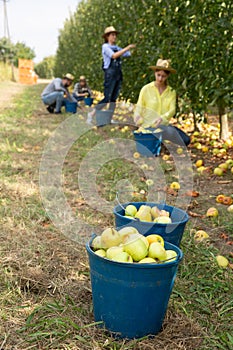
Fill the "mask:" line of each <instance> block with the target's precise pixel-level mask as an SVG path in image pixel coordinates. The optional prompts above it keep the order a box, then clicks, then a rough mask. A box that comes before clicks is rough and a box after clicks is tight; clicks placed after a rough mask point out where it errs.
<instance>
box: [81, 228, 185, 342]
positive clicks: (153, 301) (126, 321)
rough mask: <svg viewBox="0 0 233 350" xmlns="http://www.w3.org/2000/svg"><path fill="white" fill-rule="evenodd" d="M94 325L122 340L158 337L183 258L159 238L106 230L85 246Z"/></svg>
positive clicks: (133, 232) (127, 230)
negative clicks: (149, 336)
mask: <svg viewBox="0 0 233 350" xmlns="http://www.w3.org/2000/svg"><path fill="white" fill-rule="evenodd" d="M86 249H87V253H88V258H89V264H90V273H91V285H92V299H93V310H94V317H95V321H96V322H102V326H103V327H105V328H106V329H108V330H109V331H111V332H113V333H114V334H115V335H116V336H119V337H121V338H131V339H132V338H139V337H143V336H146V335H149V334H151V335H155V334H157V333H158V332H159V331H160V330H161V327H162V324H163V320H164V316H165V313H166V310H167V305H168V301H169V298H170V295H171V292H172V288H173V285H174V281H175V276H176V273H177V268H178V265H179V263H180V261H181V260H182V257H183V254H182V251H181V250H180V248H179V247H177V246H175V245H173V244H171V243H169V242H165V241H164V239H163V237H161V236H160V235H156V234H152V235H148V236H147V237H145V236H144V235H142V234H140V232H139V231H138V230H137V229H136V228H135V227H132V226H131V227H130V226H129V227H124V228H122V229H120V230H116V229H115V228H111V227H109V228H107V229H105V230H104V231H103V232H102V234H101V235H99V236H96V235H94V236H93V237H92V238H91V240H90V241H89V242H88V243H87V244H86Z"/></svg>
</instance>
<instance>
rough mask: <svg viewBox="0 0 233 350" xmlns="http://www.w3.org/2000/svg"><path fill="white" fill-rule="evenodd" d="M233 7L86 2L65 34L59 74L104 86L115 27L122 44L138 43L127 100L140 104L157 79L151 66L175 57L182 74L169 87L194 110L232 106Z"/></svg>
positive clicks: (171, 0)
mask: <svg viewBox="0 0 233 350" xmlns="http://www.w3.org/2000/svg"><path fill="white" fill-rule="evenodd" d="M232 12H233V3H232V1H230V0H226V1H222V0H205V1H204V0H192V1H191V0H186V1H185V0H158V1H155V0H146V1H145V0H138V1H134V0H112V1H111V2H109V1H107V0H101V1H100V0H86V1H82V2H81V3H80V4H79V6H78V8H77V11H76V12H75V13H74V14H73V15H72V16H71V18H70V19H69V20H67V21H66V23H65V25H64V28H63V29H62V30H61V31H60V35H59V47H58V50H57V56H56V63H55V72H56V74H57V75H61V74H63V73H64V72H65V71H70V72H73V74H74V75H75V76H76V77H78V76H79V75H80V74H85V75H87V76H88V78H89V81H90V82H91V84H92V86H93V87H94V88H96V89H99V90H100V89H101V88H102V83H103V72H102V71H101V60H102V58H101V44H102V37H101V36H102V33H103V31H104V28H105V27H106V26H109V25H113V26H115V27H116V28H117V29H118V30H119V31H120V32H121V33H120V35H119V38H118V39H119V40H118V44H119V45H120V46H126V45H127V44H128V43H136V44H137V48H136V49H135V50H134V52H133V55H132V57H131V58H130V59H127V60H125V61H124V64H123V71H124V84H123V89H122V94H123V96H124V97H125V98H131V100H132V101H134V102H135V101H136V100H137V96H138V94H139V91H140V89H141V87H142V86H143V85H144V84H146V83H147V82H149V81H151V80H152V79H153V73H152V72H150V70H149V69H148V66H149V65H151V64H155V63H156V61H157V59H158V58H159V57H163V58H171V60H172V65H173V66H174V67H175V68H176V69H177V74H176V75H174V76H172V77H171V79H170V84H171V85H172V86H173V87H174V88H176V90H177V92H178V94H179V95H180V96H182V97H185V98H186V99H187V100H188V101H189V106H190V109H191V110H194V111H200V110H204V111H205V110H206V109H207V105H209V104H212V105H214V106H217V107H218V109H219V110H220V109H221V110H224V111H225V109H226V108H232V100H233V99H232V97H233V96H232V91H233V86H232V68H233V52H232V47H233V40H232V29H233V28H232V24H233V21H232Z"/></svg>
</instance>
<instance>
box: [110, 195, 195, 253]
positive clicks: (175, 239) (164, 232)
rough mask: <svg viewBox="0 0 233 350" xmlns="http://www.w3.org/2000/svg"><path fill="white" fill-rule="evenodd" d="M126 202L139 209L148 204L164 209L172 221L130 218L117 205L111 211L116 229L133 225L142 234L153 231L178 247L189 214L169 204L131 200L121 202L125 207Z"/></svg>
mask: <svg viewBox="0 0 233 350" xmlns="http://www.w3.org/2000/svg"><path fill="white" fill-rule="evenodd" d="M128 204H133V205H135V207H136V208H137V209H139V207H140V206H141V205H149V206H150V207H153V206H157V207H158V208H159V209H160V210H161V209H164V210H166V211H168V212H169V213H170V218H171V220H172V223H171V224H159V223H155V222H145V221H140V220H134V219H130V218H127V217H125V216H124V210H123V209H122V207H121V206H120V205H117V206H116V207H115V208H114V210H113V213H114V216H115V225H116V227H117V228H118V229H119V228H122V227H124V226H133V227H135V228H136V229H137V230H138V231H139V232H140V233H141V234H143V235H144V236H148V235H150V234H153V233H154V234H157V235H160V236H162V237H163V239H164V240H165V241H167V242H170V243H172V244H175V245H177V246H178V247H179V245H180V242H181V239H182V237H183V233H184V229H185V225H186V224H187V222H188V220H189V216H188V214H187V213H186V212H185V211H184V210H182V209H179V208H176V207H173V206H170V205H166V204H158V203H152V202H131V203H125V204H122V206H123V207H124V208H125V207H126V206H127V205H128Z"/></svg>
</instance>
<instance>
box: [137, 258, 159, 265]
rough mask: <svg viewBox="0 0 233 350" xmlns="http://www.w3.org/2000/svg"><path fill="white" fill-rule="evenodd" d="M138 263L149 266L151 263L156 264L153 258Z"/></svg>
mask: <svg viewBox="0 0 233 350" xmlns="http://www.w3.org/2000/svg"><path fill="white" fill-rule="evenodd" d="M138 263H139V264H149V263H150V264H151V263H156V260H155V259H153V258H149V257H147V258H144V259H142V260H140V261H139V262H138Z"/></svg>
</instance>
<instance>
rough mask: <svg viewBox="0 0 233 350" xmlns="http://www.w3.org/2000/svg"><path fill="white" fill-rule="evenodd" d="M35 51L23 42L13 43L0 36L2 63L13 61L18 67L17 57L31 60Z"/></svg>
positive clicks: (0, 59) (0, 57)
mask: <svg viewBox="0 0 233 350" xmlns="http://www.w3.org/2000/svg"><path fill="white" fill-rule="evenodd" d="M35 56H36V55H35V52H34V50H33V49H31V48H30V47H28V46H27V45H26V44H25V43H23V42H17V43H16V44H13V43H12V42H11V41H10V40H9V39H7V38H4V37H3V38H0V61H1V62H4V63H13V64H14V66H15V67H18V59H19V58H24V59H29V60H32V59H33V58H35Z"/></svg>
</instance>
